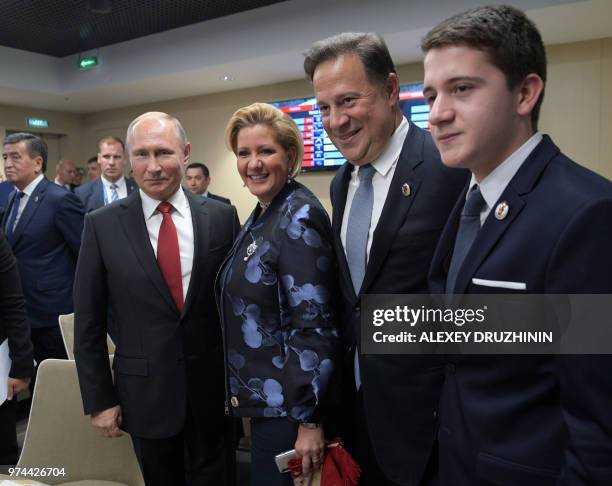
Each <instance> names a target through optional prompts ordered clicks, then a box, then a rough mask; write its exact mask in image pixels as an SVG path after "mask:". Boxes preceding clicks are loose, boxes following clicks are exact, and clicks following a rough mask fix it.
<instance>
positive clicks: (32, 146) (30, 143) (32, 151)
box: [2, 132, 48, 174]
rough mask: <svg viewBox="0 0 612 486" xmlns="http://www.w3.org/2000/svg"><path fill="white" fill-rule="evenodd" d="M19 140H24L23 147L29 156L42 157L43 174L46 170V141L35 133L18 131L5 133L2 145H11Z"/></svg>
mask: <svg viewBox="0 0 612 486" xmlns="http://www.w3.org/2000/svg"><path fill="white" fill-rule="evenodd" d="M19 142H25V147H26V150H27V151H28V155H29V156H30V158H35V157H41V158H42V171H43V174H44V173H45V172H47V154H48V149H47V142H45V141H44V140H43V139H42V138H38V137H37V136H36V135H32V134H31V133H26V132H19V133H11V134H10V135H7V136H6V137H5V138H4V142H2V145H9V144H10V145H12V144H15V143H19Z"/></svg>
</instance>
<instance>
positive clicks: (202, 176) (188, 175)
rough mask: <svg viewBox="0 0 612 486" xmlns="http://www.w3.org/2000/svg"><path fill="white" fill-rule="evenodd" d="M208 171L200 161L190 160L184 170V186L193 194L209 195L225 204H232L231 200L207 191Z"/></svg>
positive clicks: (208, 183)
mask: <svg viewBox="0 0 612 486" xmlns="http://www.w3.org/2000/svg"><path fill="white" fill-rule="evenodd" d="M210 180H211V179H210V171H209V170H208V167H206V165H204V164H202V163H200V162H192V163H191V164H189V165H188V166H187V169H186V170H185V187H186V188H187V189H188V190H189V191H190V192H192V193H193V194H198V195H200V196H202V197H209V198H211V199H216V200H217V201H221V202H224V203H225V204H232V202H231V201H230V200H229V199H228V198H226V197H223V196H217V195H216V194H213V193H212V192H209V191H208V186H209V185H210Z"/></svg>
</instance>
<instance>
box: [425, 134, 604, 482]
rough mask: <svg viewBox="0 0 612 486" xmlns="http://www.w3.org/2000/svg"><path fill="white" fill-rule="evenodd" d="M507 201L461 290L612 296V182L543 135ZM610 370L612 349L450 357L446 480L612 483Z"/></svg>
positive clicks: (440, 273) (449, 242) (484, 233)
mask: <svg viewBox="0 0 612 486" xmlns="http://www.w3.org/2000/svg"><path fill="white" fill-rule="evenodd" d="M466 190H467V188H466ZM499 201H500V202H501V201H505V202H506V203H507V205H508V207H509V211H508V215H507V217H506V218H503V219H497V218H495V217H494V215H493V214H489V216H488V218H487V219H486V220H485V222H484V224H483V226H482V228H481V230H480V232H479V233H478V235H477V237H476V239H475V240H474V243H473V245H472V247H471V249H470V251H469V253H468V254H467V256H466V258H465V261H464V263H463V265H462V267H461V269H460V271H459V275H458V278H457V288H456V293H457V294H462V293H466V294H485V293H497V294H509V293H513V294H516V293H529V294H543V293H546V294H574V293H577V294H589V293H604V294H610V293H612V279H611V275H612V253H611V252H610V248H612V224H611V219H610V214H612V184H611V183H610V181H607V180H605V179H604V178H603V177H601V176H598V175H596V174H594V173H593V172H591V171H589V170H587V169H585V168H584V167H581V166H579V165H578V164H576V163H574V162H572V161H571V160H569V159H568V158H567V157H565V156H564V155H563V154H562V153H561V152H560V151H559V149H558V148H557V147H556V146H555V144H554V143H553V142H552V141H551V140H550V138H548V137H547V136H545V137H544V139H543V140H542V141H541V142H540V144H539V145H538V146H537V147H536V148H535V149H534V151H533V152H532V153H531V155H530V156H529V157H528V158H527V160H526V161H525V162H524V163H523V165H522V166H521V168H520V169H519V171H518V172H517V173H516V175H515V176H514V178H513V179H512V180H511V181H510V183H509V184H508V186H507V187H506V189H505V190H504V192H503V194H502V195H501V196H500V199H499ZM464 202H465V191H464V192H463V193H462V195H461V197H460V198H459V200H458V201H457V205H456V207H455V209H454V210H453V212H452V214H451V216H450V218H449V220H448V223H447V225H446V228H445V229H444V232H443V234H442V237H441V238H440V242H439V245H438V248H437V249H436V253H435V257H434V260H433V262H432V267H431V275H430V282H431V289H432V291H433V292H435V293H444V289H445V287H446V276H447V273H448V267H449V264H450V259H451V256H452V250H453V246H454V242H455V237H456V234H457V228H458V224H459V217H460V213H461V209H462V207H463V205H464ZM494 209H495V206H494V208H493V210H494ZM474 278H476V279H480V280H477V281H476V282H474V281H473V279H474ZM500 282H501V283H500ZM504 282H515V283H523V284H525V290H508V289H506V288H503V287H502V285H504ZM496 285H498V286H496ZM605 318H606V319H607V320H608V321H609V316H606V317H605ZM611 369H612V359H611V357H610V356H596V355H593V356H576V355H574V356H568V355H565V356H563V355H561V356H546V355H544V356H533V355H525V356H501V357H500V356H485V355H482V356H450V357H448V365H447V372H446V381H445V383H444V388H443V392H442V398H441V400H440V414H439V416H440V433H439V450H440V461H439V464H440V479H441V481H442V484H457V485H464V484H466V485H467V484H470V485H471V484H499V485H515V484H519V485H523V486H545V485H551V486H552V485H561V484H562V485H568V486H570V485H571V486H575V485H604V484H612V466H611V464H612V462H611V461H610V457H612V439H611V436H612V413H611V412H610V409H611V404H612V380H611V379H610V370H611Z"/></svg>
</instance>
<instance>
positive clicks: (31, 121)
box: [26, 118, 49, 128]
mask: <svg viewBox="0 0 612 486" xmlns="http://www.w3.org/2000/svg"><path fill="white" fill-rule="evenodd" d="M26 124H27V125H28V126H29V127H32V128H49V120H44V119H42V118H26Z"/></svg>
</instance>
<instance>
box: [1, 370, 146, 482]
mask: <svg viewBox="0 0 612 486" xmlns="http://www.w3.org/2000/svg"><path fill="white" fill-rule="evenodd" d="M18 467H21V468H24V467H38V468H41V467H62V468H63V471H64V473H65V476H63V477H62V476H58V477H50V476H48V477H46V478H36V479H38V480H39V481H43V482H44V483H47V484H50V485H55V484H59V485H65V486H67V485H70V486H77V485H78V486H120V485H121V486H144V481H143V479H142V475H141V473H140V469H139V467H138V462H137V460H136V456H135V454H134V450H133V448H132V443H131V440H130V438H129V436H128V435H127V434H124V435H123V436H122V437H119V438H114V439H108V438H104V437H102V436H100V435H99V434H98V433H97V432H96V431H95V430H94V428H93V427H92V426H91V423H90V420H89V417H87V416H85V415H83V406H82V402H81V394H80V390H79V384H78V379H77V372H76V364H75V362H74V361H72V360H59V359H47V360H45V361H43V362H42V363H41V364H40V366H39V367H38V375H37V379H36V386H35V388H34V396H33V398H32V408H31V410H30V420H29V423H28V428H27V431H26V435H25V441H24V444H23V450H22V452H21V457H20V458H19V463H18ZM0 479H1V477H0ZM1 484H2V483H1V482H0V485H1Z"/></svg>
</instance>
